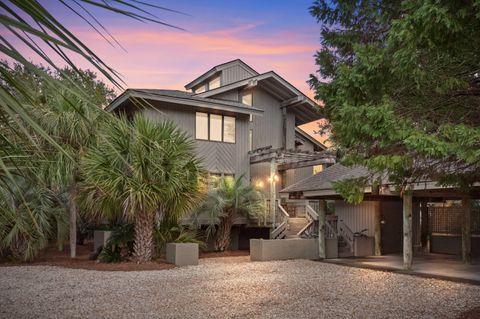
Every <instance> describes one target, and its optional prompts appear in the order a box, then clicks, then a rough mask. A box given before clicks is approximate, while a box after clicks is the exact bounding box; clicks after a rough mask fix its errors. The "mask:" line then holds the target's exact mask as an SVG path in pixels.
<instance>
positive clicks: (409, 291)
mask: <svg viewBox="0 0 480 319" xmlns="http://www.w3.org/2000/svg"><path fill="white" fill-rule="evenodd" d="M479 297H480V286H472V285H468V284H459V283H453V282H448V281H441V280H436V279H426V278H420V277H413V276H408V275H401V274H394V273H388V272H381V271H375V270H367V269H358V268H349V267H345V266H339V265H333V264H324V263H319V262H313V261H307V260H294V261H276V262H254V263H253V262H248V257H231V258H212V259H202V260H201V264H200V265H199V266H196V267H187V268H175V269H170V270H160V271H142V272H100V271H92V270H77V269H64V268H57V267H49V266H22V267H4V268H0V317H2V318H52V317H56V318H85V317H88V318H133V317H138V318H147V317H148V318H152V317H157V318H452V317H453V318H454V317H455V316H457V315H458V314H460V313H462V312H463V311H465V310H468V309H470V308H472V307H475V306H479V304H480V298H479Z"/></svg>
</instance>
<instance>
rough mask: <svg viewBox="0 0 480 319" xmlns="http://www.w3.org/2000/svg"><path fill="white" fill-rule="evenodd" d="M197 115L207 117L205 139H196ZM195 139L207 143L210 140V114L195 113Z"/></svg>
mask: <svg viewBox="0 0 480 319" xmlns="http://www.w3.org/2000/svg"><path fill="white" fill-rule="evenodd" d="M197 114H206V115H207V138H206V139H205V138H199V137H197V129H198V125H197ZM195 139H196V140H199V141H209V140H210V114H208V113H206V112H195Z"/></svg>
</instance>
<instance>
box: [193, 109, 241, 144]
mask: <svg viewBox="0 0 480 319" xmlns="http://www.w3.org/2000/svg"><path fill="white" fill-rule="evenodd" d="M235 130H236V127H235V118H234V117H233V116H223V115H218V114H208V113H203V112H196V116H195V138H196V139H198V140H210V141H216V142H222V141H223V142H226V143H235Z"/></svg>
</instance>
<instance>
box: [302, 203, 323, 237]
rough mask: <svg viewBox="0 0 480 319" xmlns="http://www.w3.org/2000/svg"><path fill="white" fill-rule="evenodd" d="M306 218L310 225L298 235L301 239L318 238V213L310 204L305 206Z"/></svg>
mask: <svg viewBox="0 0 480 319" xmlns="http://www.w3.org/2000/svg"><path fill="white" fill-rule="evenodd" d="M305 218H306V219H307V221H308V223H307V224H306V225H305V226H304V227H303V228H302V229H300V231H299V232H298V233H297V236H299V237H307V238H310V237H316V236H318V223H317V221H318V213H317V212H316V211H315V209H313V208H312V206H310V205H309V203H308V202H306V204H305Z"/></svg>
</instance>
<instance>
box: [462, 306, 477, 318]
mask: <svg viewBox="0 0 480 319" xmlns="http://www.w3.org/2000/svg"><path fill="white" fill-rule="evenodd" d="M457 319H480V307H476V308H473V309H470V310H468V311H465V312H464V313H462V314H461V315H460V316H459V317H458V318H457Z"/></svg>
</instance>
